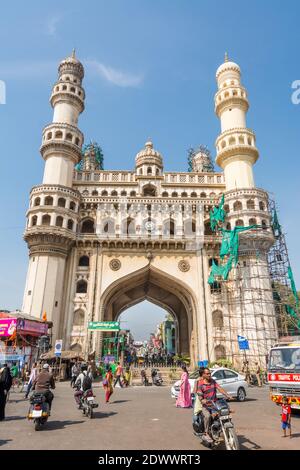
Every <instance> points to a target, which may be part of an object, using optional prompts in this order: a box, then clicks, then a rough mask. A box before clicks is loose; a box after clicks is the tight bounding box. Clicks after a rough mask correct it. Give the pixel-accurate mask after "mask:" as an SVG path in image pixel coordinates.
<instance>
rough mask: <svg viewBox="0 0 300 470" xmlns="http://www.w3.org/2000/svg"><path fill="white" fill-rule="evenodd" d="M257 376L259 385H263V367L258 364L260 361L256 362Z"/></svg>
mask: <svg viewBox="0 0 300 470" xmlns="http://www.w3.org/2000/svg"><path fill="white" fill-rule="evenodd" d="M255 377H256V379H257V384H258V386H259V387H261V386H262V383H261V368H260V365H259V364H258V362H256V363H255Z"/></svg>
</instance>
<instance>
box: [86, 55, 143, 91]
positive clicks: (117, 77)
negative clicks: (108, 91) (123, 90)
mask: <svg viewBox="0 0 300 470" xmlns="http://www.w3.org/2000/svg"><path fill="white" fill-rule="evenodd" d="M85 64H86V65H87V66H88V67H90V68H91V69H92V70H94V71H95V72H96V73H97V75H99V76H100V77H101V78H104V80H106V81H107V82H110V83H112V84H113V85H116V86H119V87H137V86H139V85H141V83H142V82H143V79H144V77H143V75H141V74H131V73H127V72H123V71H121V70H117V69H114V68H113V67H110V66H109V65H105V64H103V63H102V62H99V61H97V60H86V61H85Z"/></svg>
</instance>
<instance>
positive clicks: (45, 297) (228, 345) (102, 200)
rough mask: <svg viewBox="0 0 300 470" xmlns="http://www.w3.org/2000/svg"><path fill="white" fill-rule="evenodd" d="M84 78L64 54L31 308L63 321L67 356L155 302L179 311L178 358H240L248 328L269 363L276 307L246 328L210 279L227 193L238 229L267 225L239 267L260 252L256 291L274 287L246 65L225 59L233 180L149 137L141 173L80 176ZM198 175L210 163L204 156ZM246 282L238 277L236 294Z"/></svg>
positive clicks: (223, 94)
mask: <svg viewBox="0 0 300 470" xmlns="http://www.w3.org/2000/svg"><path fill="white" fill-rule="evenodd" d="M83 75H84V71H83V67H82V65H81V64H80V62H79V61H78V59H77V58H76V57H75V55H74V54H73V55H72V56H71V57H68V58H67V59H65V60H64V61H63V62H62V63H61V64H60V67H59V79H58V82H57V83H56V84H55V85H54V89H53V93H52V97H51V104H52V106H53V108H54V117H53V123H52V124H50V125H49V126H47V127H46V128H45V130H44V133H43V141H42V147H41V153H42V156H43V158H44V159H45V161H46V165H45V174H44V180H43V184H42V185H40V186H36V187H34V188H33V189H32V191H31V195H30V207H29V210H28V212H27V218H28V223H27V228H26V232H25V240H26V242H27V244H28V247H29V254H30V260H29V270H28V276H27V280H26V287H25V293H24V303H23V310H24V312H25V313H29V314H31V315H33V316H35V317H41V315H42V313H43V312H44V311H46V312H47V316H48V319H49V320H52V321H53V322H54V340H55V339H57V338H62V339H63V341H64V348H65V349H69V348H73V349H76V350H80V351H81V352H82V353H83V354H85V355H87V354H88V353H91V352H92V351H95V352H96V354H97V355H98V354H100V349H101V335H100V334H99V333H97V332H91V331H88V330H87V324H88V322H89V321H100V320H102V321H105V320H116V319H117V318H118V317H119V315H120V314H121V313H122V312H123V311H124V310H125V309H126V308H128V307H130V306H132V305H135V304H137V303H138V302H141V301H143V300H145V299H148V300H149V301H151V302H153V303H155V304H157V305H159V306H161V307H163V308H165V309H166V310H167V311H168V312H169V313H170V314H171V315H172V316H173V318H174V319H175V323H176V327H177V328H176V332H177V333H176V334H177V336H176V351H177V353H178V354H187V355H190V356H191V358H192V363H193V364H196V363H197V361H199V360H204V359H209V360H211V361H213V360H215V359H216V358H218V357H220V355H224V356H225V357H227V358H228V359H231V360H233V361H234V362H235V363H237V362H239V361H241V360H242V359H243V356H242V355H241V353H240V351H239V349H238V343H237V338H236V336H237V334H238V333H239V334H242V335H245V336H248V337H249V339H250V340H251V342H252V348H253V351H252V356H253V358H254V357H255V358H257V359H259V360H260V361H261V362H263V361H264V359H265V354H266V353H267V350H268V348H269V347H270V346H271V345H272V344H273V342H274V341H276V337H277V331H276V325H275V316H274V309H273V305H272V302H271V301H270V302H269V299H268V298H266V299H265V300H266V303H265V308H264V315H265V322H264V324H263V325H257V323H256V319H255V318H256V317H255V315H254V310H253V308H252V307H251V305H248V304H247V312H246V315H247V321H246V322H243V323H241V321H240V319H241V318H242V317H243V315H244V313H243V312H241V310H240V308H239V307H236V308H232V307H229V303H227V304H226V296H227V293H225V292H222V293H220V292H213V291H212V289H211V288H210V286H209V284H208V283H207V279H208V276H209V271H210V265H211V261H212V258H215V257H216V256H217V255H216V254H217V253H218V249H219V246H220V239H219V237H218V235H215V234H213V233H211V230H210V226H209V211H210V210H211V209H212V207H213V206H214V205H215V204H218V201H219V200H220V197H221V195H222V194H223V193H224V194H225V209H226V211H227V218H226V224H227V228H228V229H230V228H234V226H235V225H252V224H257V225H261V226H262V228H261V229H259V230H256V231H255V233H250V232H249V233H247V232H245V234H243V235H242V236H241V237H240V260H241V263H242V262H243V259H244V258H243V257H245V260H246V259H247V260H248V261H247V262H249V259H251V257H252V258H253V259H255V257H257V252H258V251H259V253H260V260H261V261H260V265H259V270H260V271H259V272H261V273H262V276H261V279H260V277H259V276H258V279H257V281H256V282H257V284H256V285H255V286H253V288H254V289H256V290H257V292H259V293H260V294H259V295H262V296H263V295H264V292H266V291H267V290H268V289H269V287H270V278H269V276H268V273H267V271H266V264H265V260H266V253H267V251H268V249H269V247H270V246H271V245H272V243H273V235H272V232H271V230H270V228H269V227H270V215H269V213H268V195H267V193H266V192H265V191H263V190H261V189H256V188H255V186H254V182H253V181H254V180H253V174H252V165H253V164H254V163H255V160H256V159H257V157H258V151H257V149H256V147H255V136H254V134H253V132H252V131H249V130H248V129H247V128H246V126H245V113H246V111H247V109H248V105H249V103H248V99H247V97H246V91H245V89H244V88H243V87H242V86H241V85H240V69H239V67H238V66H237V65H236V64H234V63H233V62H225V63H224V64H223V65H222V66H221V67H220V68H219V69H218V72H217V80H218V86H219V91H218V92H217V94H216V112H217V114H218V116H219V117H220V119H221V124H222V134H221V135H220V137H219V138H218V139H217V143H216V146H217V161H218V163H219V164H220V165H221V167H222V168H223V169H224V173H222V172H208V173H203V172H201V171H193V172H190V173H189V172H186V173H184V172H179V173H178V172H177V173H175V172H165V171H164V168H163V157H162V155H161V154H160V153H159V152H158V151H157V150H155V149H154V148H153V143H152V142H151V141H150V140H149V141H148V142H146V144H145V147H144V148H143V149H142V150H141V151H140V152H138V154H137V156H136V159H135V163H136V167H135V170H134V171H123V170H121V171H107V170H106V171H105V170H97V169H95V165H91V166H90V168H93V169H92V170H89V171H75V170H74V164H76V163H78V162H79V159H80V155H81V154H80V149H81V146H82V144H83V135H82V133H81V132H80V131H79V129H78V128H77V123H78V116H79V114H80V113H81V112H82V111H83V109H84V96H85V95H84V90H83V88H82V86H81V82H82V79H83ZM86 158H88V156H87V155H86V154H85V159H86ZM197 158H198V159H199V155H198V156H197ZM85 167H87V168H88V167H89V165H85ZM193 168H194V170H197V168H199V169H201V168H202V167H201V165H199V162H198V161H197V162H195V165H194V167H193ZM227 180H228V181H227ZM245 262H246V261H245ZM256 265H257V262H256ZM235 275H236V271H235V270H234V271H233V274H232V276H233V277H232V282H233V287H232V289H233V291H234V289H235V287H234V282H235V281H236V280H237V278H236V277H234V276H235ZM265 296H267V294H265ZM141 314H142V313H141ZM145 321H146V319H145ZM247 325H248V326H247ZM233 332H234V333H233Z"/></svg>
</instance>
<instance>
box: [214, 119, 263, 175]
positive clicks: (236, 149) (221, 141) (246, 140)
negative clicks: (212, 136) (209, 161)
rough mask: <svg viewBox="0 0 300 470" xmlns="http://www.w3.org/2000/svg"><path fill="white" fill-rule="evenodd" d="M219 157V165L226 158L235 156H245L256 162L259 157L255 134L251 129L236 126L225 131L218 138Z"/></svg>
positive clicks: (217, 158) (217, 160)
mask: <svg viewBox="0 0 300 470" xmlns="http://www.w3.org/2000/svg"><path fill="white" fill-rule="evenodd" d="M216 148H217V157H216V162H217V164H218V165H219V166H222V163H223V162H224V160H225V159H227V158H230V157H234V156H244V157H246V158H248V159H251V163H255V162H256V160H257V159H258V150H257V148H256V141H255V134H254V132H252V131H251V130H250V129H244V128H235V129H229V130H227V131H225V132H223V133H222V134H221V135H220V136H219V137H218V138H217V140H216Z"/></svg>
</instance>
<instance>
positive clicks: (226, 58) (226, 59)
mask: <svg viewBox="0 0 300 470" xmlns="http://www.w3.org/2000/svg"><path fill="white" fill-rule="evenodd" d="M228 60H229V59H228V53H227V52H225V62H228Z"/></svg>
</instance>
